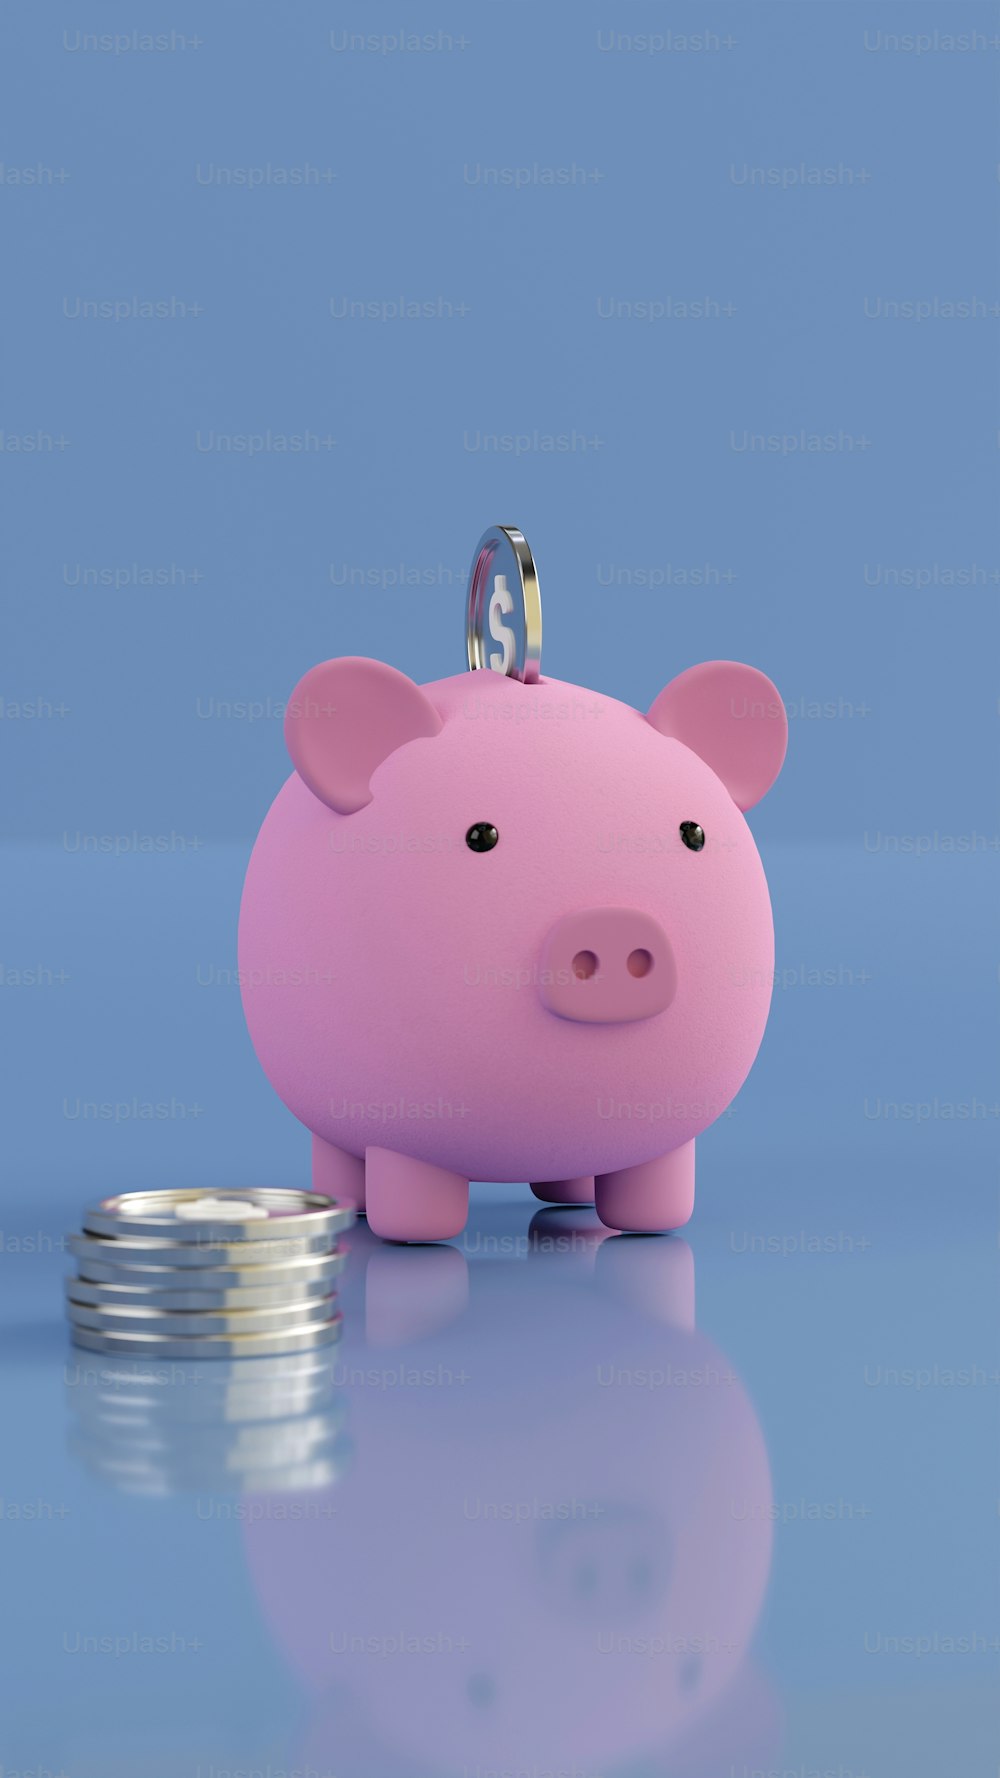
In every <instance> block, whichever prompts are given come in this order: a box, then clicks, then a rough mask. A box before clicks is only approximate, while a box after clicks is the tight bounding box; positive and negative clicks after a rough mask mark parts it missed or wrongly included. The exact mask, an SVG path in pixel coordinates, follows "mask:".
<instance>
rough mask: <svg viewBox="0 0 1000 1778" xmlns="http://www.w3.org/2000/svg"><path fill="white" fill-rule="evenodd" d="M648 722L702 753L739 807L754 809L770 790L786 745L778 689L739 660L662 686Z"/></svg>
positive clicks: (709, 664)
mask: <svg viewBox="0 0 1000 1778" xmlns="http://www.w3.org/2000/svg"><path fill="white" fill-rule="evenodd" d="M646 720H647V722H651V723H652V725H653V727H654V728H657V729H659V731H660V733H661V735H670V736H671V737H672V738H673V739H674V740H675V741H683V743H684V745H685V747H690V748H691V751H692V752H693V753H697V754H699V755H700V756H701V758H702V759H703V760H704V761H705V763H706V765H710V766H711V768H712V770H713V772H715V773H716V775H717V776H718V777H719V778H721V779H722V782H723V784H724V785H725V786H726V789H727V790H728V791H729V794H730V796H731V797H732V799H733V801H734V803H735V804H736V807H737V808H738V809H752V808H753V806H754V803H759V802H760V799H761V797H762V796H763V795H764V793H765V792H766V791H768V790H770V788H771V785H772V784H773V783H774V780H775V778H776V777H777V776H778V773H779V772H780V770H781V766H782V761H783V760H784V757H785V748H786V746H787V744H788V718H787V716H786V715H785V706H784V704H783V703H782V701H781V699H780V697H779V696H778V693H777V690H776V689H775V687H774V686H773V685H772V684H771V681H770V679H768V678H767V676H766V674H764V673H758V671H757V669H756V667H744V666H743V665H741V663H740V662H739V661H704V662H703V663H702V665H701V666H700V667H689V668H688V670H687V672H686V673H680V674H678V677H677V678H676V679H672V680H671V681H670V684H669V685H665V686H664V688H663V690H662V691H661V692H660V695H659V697H657V698H655V699H654V701H653V703H652V705H651V706H650V708H649V710H648V712H647V715H646Z"/></svg>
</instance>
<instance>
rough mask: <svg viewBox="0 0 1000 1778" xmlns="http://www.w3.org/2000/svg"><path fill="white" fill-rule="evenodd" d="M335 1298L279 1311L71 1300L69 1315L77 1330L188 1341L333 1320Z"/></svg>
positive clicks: (284, 1305)
mask: <svg viewBox="0 0 1000 1778" xmlns="http://www.w3.org/2000/svg"><path fill="white" fill-rule="evenodd" d="M335 1300H336V1299H335V1298H334V1297H332V1296H326V1297H311V1298H310V1299H309V1300H308V1301H307V1302H304V1303H282V1304H280V1306H279V1307H278V1308H275V1309H216V1310H214V1311H212V1310H206V1311H204V1312H199V1311H198V1310H197V1309H122V1308H111V1309H109V1308H106V1307H105V1306H104V1305H103V1304H100V1303H99V1304H97V1305H94V1304H92V1303H78V1302H75V1301H74V1300H73V1298H72V1297H70V1299H69V1301H68V1302H67V1304H66V1313H67V1315H68V1316H69V1319H70V1321H71V1322H72V1323H73V1326H74V1327H93V1328H97V1329H98V1330H99V1331H101V1332H104V1333H130V1332H133V1333H139V1334H149V1333H161V1334H170V1335H171V1337H173V1336H174V1335H179V1336H180V1337H181V1338H183V1339H187V1338H188V1337H189V1336H190V1335H192V1334H219V1333H221V1334H261V1333H284V1332H286V1330H287V1329H289V1328H292V1327H301V1326H302V1325H303V1324H308V1323H310V1322H315V1321H329V1320H330V1319H332V1315H333V1309H334V1303H335Z"/></svg>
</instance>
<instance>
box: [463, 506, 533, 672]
mask: <svg viewBox="0 0 1000 1778" xmlns="http://www.w3.org/2000/svg"><path fill="white" fill-rule="evenodd" d="M465 641H466V648H467V650H468V655H469V666H470V667H472V668H473V669H475V668H478V667H489V668H491V669H492V671H493V672H494V673H503V674H505V675H506V677H507V678H508V679H520V680H522V681H523V683H524V684H525V685H533V684H534V683H535V682H536V681H537V679H538V677H539V672H540V668H541V659H542V600H541V594H540V593H539V590H538V574H537V572H536V569H535V563H534V558H533V556H532V554H531V551H530V549H529V548H528V545H527V542H526V541H525V538H524V536H523V534H522V532H520V531H519V530H518V529H517V527H516V525H494V526H492V527H491V529H490V530H489V531H486V532H484V534H483V536H482V537H481V538H480V539H479V542H478V543H477V545H476V553H475V555H474V556H473V558H472V572H471V574H470V575H469V592H468V599H467V603H466V616H465Z"/></svg>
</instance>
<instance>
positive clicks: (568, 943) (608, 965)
mask: <svg viewBox="0 0 1000 1778" xmlns="http://www.w3.org/2000/svg"><path fill="white" fill-rule="evenodd" d="M539 983H540V986H539V992H540V995H541V1000H542V1004H543V1006H546V1007H547V1008H548V1010H549V1011H550V1012H552V1013H555V1014H556V1016H557V1017H558V1018H560V1019H577V1020H580V1021H581V1022H583V1023H589V1024H600V1025H607V1024H614V1023H623V1022H625V1021H629V1020H633V1019H651V1018H652V1017H653V1016H654V1014H656V1013H659V1012H663V1011H664V1010H665V1009H666V1007H668V1006H669V1005H670V1002H671V1001H672V1000H673V997H674V995H675V993H676V991H677V965H676V962H675V960H674V954H673V951H672V949H671V946H670V940H669V939H668V938H667V935H666V933H665V932H664V930H663V927H662V926H661V925H660V924H659V921H657V920H654V919H653V917H652V915H651V914H644V913H642V912H640V910H639V909H637V908H587V909H585V911H584V912H583V913H578V914H564V915H563V916H562V918H561V919H559V920H557V921H556V923H555V925H554V926H553V927H552V928H551V929H550V931H549V934H548V937H547V938H546V940H545V943H544V944H543V946H542V955H541V960H540V975H539Z"/></svg>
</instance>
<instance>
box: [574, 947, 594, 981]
mask: <svg viewBox="0 0 1000 1778" xmlns="http://www.w3.org/2000/svg"><path fill="white" fill-rule="evenodd" d="M572 967H573V974H574V975H575V976H576V979H577V981H578V982H589V980H590V978H591V976H592V975H596V974H597V957H596V954H595V953H594V952H593V951H577V953H576V956H575V957H574V958H573V965H572Z"/></svg>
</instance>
